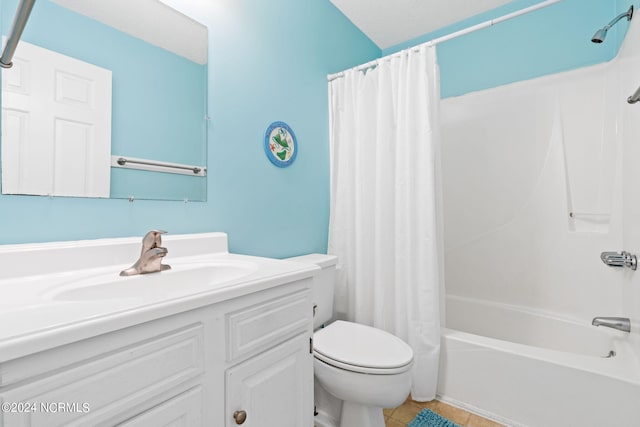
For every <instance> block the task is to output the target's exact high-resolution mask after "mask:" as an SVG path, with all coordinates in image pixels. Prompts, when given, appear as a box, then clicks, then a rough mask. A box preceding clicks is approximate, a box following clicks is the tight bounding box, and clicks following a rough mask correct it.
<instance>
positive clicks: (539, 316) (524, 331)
mask: <svg viewBox="0 0 640 427" xmlns="http://www.w3.org/2000/svg"><path fill="white" fill-rule="evenodd" d="M597 314H602V313H597ZM446 326H447V327H446V328H443V329H442V351H441V360H440V372H439V378H438V395H439V398H440V399H441V400H443V401H445V402H449V403H452V404H454V405H456V406H459V407H462V408H465V409H468V410H471V411H472V412H476V413H478V414H480V415H484V416H486V417H488V418H492V419H494V420H496V421H499V422H502V423H504V424H506V425H509V426H528V427H556V426H557V427H589V426H594V427H626V426H629V427H637V426H640V367H639V366H638V360H637V359H636V358H635V357H634V356H633V354H632V353H631V351H630V344H629V342H628V337H627V335H628V334H626V333H624V332H619V331H614V330H610V329H607V328H602V327H600V328H596V327H594V326H591V325H590V324H589V322H584V323H580V322H576V321H571V320H568V319H562V318H559V317H556V316H553V315H551V314H549V313H544V312H536V311H532V310H527V309H524V308H523V307H518V306H508V305H504V304H496V303H492V302H487V301H482V300H474V299H468V298H462V297H457V296H451V295H448V296H447V298H446ZM611 350H613V351H615V353H616V355H615V356H614V357H608V358H607V357H603V356H607V355H608V354H609V352H610V351H611Z"/></svg>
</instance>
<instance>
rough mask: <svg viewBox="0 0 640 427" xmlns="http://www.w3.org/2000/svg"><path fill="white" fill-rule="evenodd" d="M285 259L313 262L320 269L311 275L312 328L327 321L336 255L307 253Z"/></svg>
mask: <svg viewBox="0 0 640 427" xmlns="http://www.w3.org/2000/svg"><path fill="white" fill-rule="evenodd" d="M286 260H287V261H293V262H300V263H304V264H313V265H317V266H318V267H320V269H321V270H320V271H319V272H317V273H316V275H315V276H314V277H313V287H312V289H311V292H312V298H313V304H314V305H316V306H317V307H316V314H315V316H314V318H313V326H314V329H317V328H319V327H320V326H322V324H324V323H327V322H328V321H329V320H331V319H332V318H333V294H334V290H335V284H336V264H337V263H338V257H337V256H335V255H325V254H308V255H302V256H297V257H293V258H287V259H286Z"/></svg>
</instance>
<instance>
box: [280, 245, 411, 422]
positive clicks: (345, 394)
mask: <svg viewBox="0 0 640 427" xmlns="http://www.w3.org/2000/svg"><path fill="white" fill-rule="evenodd" d="M288 260H289V261H295V262H302V263H306V264H315V265H318V266H319V267H320V268H321V269H322V270H321V271H320V272H319V273H318V274H317V275H316V277H315V278H314V285H313V301H314V304H315V305H316V306H317V307H316V311H315V318H314V328H315V330H316V332H315V333H314V335H313V353H314V362H313V366H314V375H315V379H316V381H318V383H319V384H320V385H321V386H322V388H324V389H325V390H326V391H327V392H329V393H330V394H332V395H333V396H334V397H336V398H338V399H340V400H342V402H343V403H342V413H341V416H340V427H384V416H383V414H382V408H394V407H396V406H399V405H400V404H402V402H404V401H405V399H406V398H407V396H408V395H409V391H410V389H411V366H412V364H413V351H412V349H411V347H409V346H408V345H407V344H406V343H405V342H404V341H402V340H401V339H400V338H398V337H396V336H394V335H392V334H390V333H388V332H385V331H383V330H380V329H376V328H372V327H370V326H365V325H360V324H357V323H353V322H345V321H341V320H338V321H335V322H333V323H331V324H328V325H327V324H326V322H329V321H330V320H331V319H332V317H333V294H334V288H335V280H336V263H337V261H338V258H337V257H336V256H334V255H322V254H309V255H303V256H299V257H295V258H289V259H288ZM323 324H325V327H324V328H321V326H322V325H323ZM318 328H320V329H318Z"/></svg>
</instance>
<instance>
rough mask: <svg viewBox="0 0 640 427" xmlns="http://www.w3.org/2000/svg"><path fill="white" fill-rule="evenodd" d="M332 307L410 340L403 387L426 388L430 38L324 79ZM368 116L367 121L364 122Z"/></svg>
mask: <svg viewBox="0 0 640 427" xmlns="http://www.w3.org/2000/svg"><path fill="white" fill-rule="evenodd" d="M329 89H330V108H331V116H330V119H331V155H332V158H331V165H332V180H331V184H332V188H331V221H330V227H329V252H330V253H333V254H336V255H338V257H339V262H340V264H341V265H342V276H341V277H340V278H339V281H338V285H337V295H338V298H337V299H336V301H337V302H338V304H339V305H337V306H336V310H337V314H338V316H340V317H346V318H347V319H349V320H353V321H355V322H358V323H363V324H367V325H372V326H375V327H377V328H380V329H384V330H386V331H389V332H392V333H394V334H395V335H397V336H399V337H400V338H402V339H404V340H405V341H406V342H408V343H409V344H410V345H411V347H412V348H413V351H414V354H415V358H414V368H413V372H414V374H413V389H412V395H413V396H414V398H415V399H418V400H431V399H433V398H434V397H435V391H436V377H437V366H438V357H439V349H440V336H439V328H440V319H439V310H438V307H439V296H438V295H439V289H440V280H441V275H440V274H439V265H440V263H439V257H438V230H437V227H436V204H435V200H436V197H437V194H436V145H437V144H438V137H439V132H438V126H439V125H438V108H439V107H438V104H439V99H440V98H439V89H438V79H437V63H436V53H435V48H434V47H427V46H422V47H421V48H420V49H419V50H418V51H408V52H406V53H405V54H404V55H402V56H400V57H395V58H391V59H389V60H386V59H385V60H380V61H378V64H377V67H376V68H374V69H372V70H369V71H368V72H366V73H363V72H361V71H358V70H355V69H351V70H348V71H346V72H345V74H344V77H341V78H338V79H335V80H333V81H331V82H330V83H329ZM372 123H375V124H376V125H375V126H372V125H371V124H372Z"/></svg>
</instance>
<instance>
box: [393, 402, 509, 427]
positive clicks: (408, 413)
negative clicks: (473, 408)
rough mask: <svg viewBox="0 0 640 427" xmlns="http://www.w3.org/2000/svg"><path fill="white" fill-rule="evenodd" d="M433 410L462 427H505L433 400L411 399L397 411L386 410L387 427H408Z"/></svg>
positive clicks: (396, 409)
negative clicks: (423, 414)
mask: <svg viewBox="0 0 640 427" xmlns="http://www.w3.org/2000/svg"><path fill="white" fill-rule="evenodd" d="M425 408H427V409H431V410H432V411H433V412H436V413H438V414H439V415H441V416H443V417H444V418H447V419H448V420H451V421H453V422H454V423H456V424H458V425H461V426H462V427H504V426H503V425H502V424H498V423H496V422H495V421H491V420H488V419H486V418H482V417H480V416H478V415H475V414H471V413H469V412H467V411H464V410H462V409H460V408H456V407H455V406H451V405H447V404H446V403H444V402H440V401H437V400H433V401H431V402H416V401H414V400H411V397H409V398H408V399H407V401H406V402H404V403H403V404H402V406H399V407H397V408H395V409H385V410H384V419H385V423H386V427H406V426H407V424H409V423H410V422H411V420H413V419H414V418H415V416H416V415H417V414H418V412H420V411H422V410H423V409H425Z"/></svg>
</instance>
